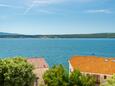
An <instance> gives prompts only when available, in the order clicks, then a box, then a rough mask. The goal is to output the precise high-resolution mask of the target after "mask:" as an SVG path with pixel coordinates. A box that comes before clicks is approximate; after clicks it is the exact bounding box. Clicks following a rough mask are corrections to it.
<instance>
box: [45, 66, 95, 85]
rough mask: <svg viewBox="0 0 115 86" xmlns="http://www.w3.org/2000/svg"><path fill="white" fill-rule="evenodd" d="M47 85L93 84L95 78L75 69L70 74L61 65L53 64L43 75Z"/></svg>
mask: <svg viewBox="0 0 115 86" xmlns="http://www.w3.org/2000/svg"><path fill="white" fill-rule="evenodd" d="M43 78H44V81H45V84H46V85H47V86H95V79H94V77H93V76H90V75H83V74H81V73H80V71H79V70H75V71H74V72H72V73H71V74H70V75H69V73H68V72H67V71H66V69H65V68H64V67H63V66H62V65H57V66H53V67H52V68H50V69H49V70H48V71H46V73H45V74H44V76H43Z"/></svg>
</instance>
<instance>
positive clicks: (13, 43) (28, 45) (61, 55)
mask: <svg viewBox="0 0 115 86" xmlns="http://www.w3.org/2000/svg"><path fill="white" fill-rule="evenodd" d="M76 55H77V56H78V55H83V56H89V55H95V56H102V57H106V58H110V57H113V58H114V57H115V39H105V38H104V39H102V38H99V39H85V38H82V39H80V38H79V39H77V38H76V39H32V38H31V39H27V38H26V39H21V38H15V39H14V38H13V39H6V38H4V39H0V58H7V57H14V56H24V57H27V58H31V57H37V58H38V57H43V58H45V59H46V61H47V63H48V64H49V65H50V66H52V65H54V64H63V65H65V66H67V65H68V60H69V59H70V58H71V57H72V56H76Z"/></svg>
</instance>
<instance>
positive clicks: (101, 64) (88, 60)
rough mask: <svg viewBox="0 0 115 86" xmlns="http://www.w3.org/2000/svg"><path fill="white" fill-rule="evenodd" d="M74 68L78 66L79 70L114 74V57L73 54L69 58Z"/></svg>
mask: <svg viewBox="0 0 115 86" xmlns="http://www.w3.org/2000/svg"><path fill="white" fill-rule="evenodd" d="M70 63H71V65H72V67H73V68H74V69H76V68H78V69H79V70H80V71H81V72H90V73H100V74H110V75H111V74H114V73H115V58H103V57H96V56H74V57H72V58H71V59H70Z"/></svg>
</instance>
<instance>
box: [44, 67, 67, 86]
mask: <svg viewBox="0 0 115 86" xmlns="http://www.w3.org/2000/svg"><path fill="white" fill-rule="evenodd" d="M43 78H44V82H45V84H46V85H47V86H68V78H69V77H68V72H67V71H66V70H65V68H64V67H63V66H62V65H57V66H56V65H55V66H53V67H52V68H51V69H49V70H48V71H46V73H45V74H44V76H43Z"/></svg>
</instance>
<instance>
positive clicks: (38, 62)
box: [27, 58, 48, 68]
mask: <svg viewBox="0 0 115 86" xmlns="http://www.w3.org/2000/svg"><path fill="white" fill-rule="evenodd" d="M27 62H29V63H31V64H32V65H34V67H35V68H48V64H47V63H46V61H45V59H44V58H28V59H27Z"/></svg>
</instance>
